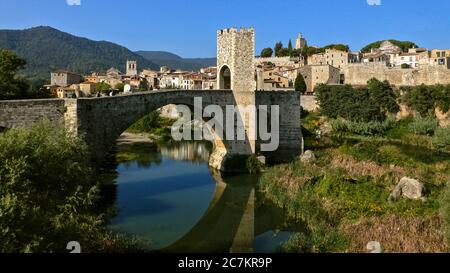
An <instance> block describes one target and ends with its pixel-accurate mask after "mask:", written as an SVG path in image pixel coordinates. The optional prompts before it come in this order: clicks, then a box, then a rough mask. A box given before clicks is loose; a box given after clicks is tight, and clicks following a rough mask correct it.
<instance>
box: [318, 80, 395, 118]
mask: <svg viewBox="0 0 450 273" xmlns="http://www.w3.org/2000/svg"><path fill="white" fill-rule="evenodd" d="M315 92H316V93H317V99H318V101H319V104H320V107H321V111H322V113H323V114H324V115H326V116H328V117H329V118H338V117H341V118H344V119H347V120H350V121H356V122H369V121H384V120H385V118H386V116H387V114H388V113H395V112H397V111H398V110H399V106H398V105H397V102H396V100H395V94H394V92H393V90H392V88H391V87H390V86H389V83H388V82H387V81H385V82H380V81H378V80H376V79H371V80H369V82H368V86H367V88H353V87H352V86H350V85H340V86H330V85H324V84H321V85H318V86H316V88H315Z"/></svg>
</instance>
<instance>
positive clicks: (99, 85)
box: [95, 82, 111, 93]
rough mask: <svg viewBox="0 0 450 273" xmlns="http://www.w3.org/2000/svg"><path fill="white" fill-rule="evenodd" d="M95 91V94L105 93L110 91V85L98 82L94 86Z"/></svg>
mask: <svg viewBox="0 0 450 273" xmlns="http://www.w3.org/2000/svg"><path fill="white" fill-rule="evenodd" d="M95 89H96V90H97V92H101V93H105V92H108V90H110V89H111V85H109V84H107V83H106V82H98V83H97V84H96V85H95Z"/></svg>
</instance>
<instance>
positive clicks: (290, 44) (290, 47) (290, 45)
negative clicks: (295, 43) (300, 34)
mask: <svg viewBox="0 0 450 273" xmlns="http://www.w3.org/2000/svg"><path fill="white" fill-rule="evenodd" d="M292 50H293V48H292V41H291V39H289V43H288V51H289V55H290V56H292Z"/></svg>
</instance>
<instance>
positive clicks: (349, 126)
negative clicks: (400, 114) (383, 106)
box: [330, 117, 396, 136]
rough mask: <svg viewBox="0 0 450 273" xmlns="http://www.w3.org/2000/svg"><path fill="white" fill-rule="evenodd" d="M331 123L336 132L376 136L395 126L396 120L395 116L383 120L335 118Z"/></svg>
mask: <svg viewBox="0 0 450 273" xmlns="http://www.w3.org/2000/svg"><path fill="white" fill-rule="evenodd" d="M330 123H331V127H333V130H334V131H335V132H340V133H353V134H357V135H364V136H376V135H383V134H384V133H385V132H386V131H388V130H390V129H392V128H393V127H394V126H395V124H396V121H395V119H394V118H392V117H389V118H387V119H386V120H385V121H383V122H379V121H370V122H353V121H348V120H345V119H333V120H330Z"/></svg>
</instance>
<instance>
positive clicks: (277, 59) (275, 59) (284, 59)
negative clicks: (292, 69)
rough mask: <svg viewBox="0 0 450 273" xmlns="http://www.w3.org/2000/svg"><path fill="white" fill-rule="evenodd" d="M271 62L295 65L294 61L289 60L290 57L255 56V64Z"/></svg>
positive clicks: (279, 64) (280, 64)
mask: <svg viewBox="0 0 450 273" xmlns="http://www.w3.org/2000/svg"><path fill="white" fill-rule="evenodd" d="M269 62H270V63H273V64H275V65H276V66H295V65H296V63H295V62H294V61H292V60H291V57H289V56H288V57H267V58H262V57H259V58H255V65H262V64H264V63H269Z"/></svg>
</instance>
